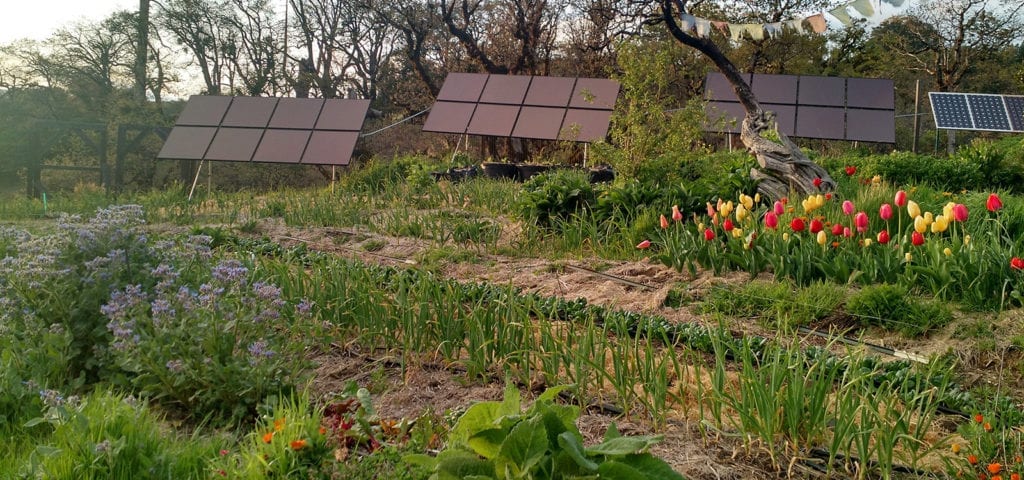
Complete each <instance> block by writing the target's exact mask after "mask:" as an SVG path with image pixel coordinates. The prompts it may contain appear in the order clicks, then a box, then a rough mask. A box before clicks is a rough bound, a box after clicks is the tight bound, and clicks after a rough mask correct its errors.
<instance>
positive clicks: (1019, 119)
mask: <svg viewBox="0 0 1024 480" xmlns="http://www.w3.org/2000/svg"><path fill="white" fill-rule="evenodd" d="M928 99H929V100H930V101H931V103H932V115H933V116H934V117H935V126H936V127H938V128H945V129H948V130H984V131H989V132H1024V96H1021V95H993V94H986V93H948V92H928Z"/></svg>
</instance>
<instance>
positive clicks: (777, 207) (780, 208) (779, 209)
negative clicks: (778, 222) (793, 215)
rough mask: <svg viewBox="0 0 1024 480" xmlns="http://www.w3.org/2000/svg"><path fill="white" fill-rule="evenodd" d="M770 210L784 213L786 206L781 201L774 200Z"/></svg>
mask: <svg viewBox="0 0 1024 480" xmlns="http://www.w3.org/2000/svg"><path fill="white" fill-rule="evenodd" d="M772 211H773V212H775V214H776V215H782V214H783V213H786V206H785V205H784V204H783V203H782V202H781V201H779V200H776V201H775V204H774V205H772Z"/></svg>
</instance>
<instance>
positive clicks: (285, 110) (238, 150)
mask: <svg viewBox="0 0 1024 480" xmlns="http://www.w3.org/2000/svg"><path fill="white" fill-rule="evenodd" d="M369 106H370V101H369V100H345V99H322V98H273V97H224V96H207V95H193V96H192V97H190V98H189V100H188V103H187V104H186V105H185V109H184V110H183V111H182V112H181V115H179V116H178V120H177V122H176V123H175V124H174V128H173V129H172V130H171V133H170V135H169V136H168V137H167V141H166V142H164V145H163V148H162V149H161V150H160V153H159V154H158V155H157V158H163V159H176V160H217V161H233V162H267V163H301V164H309V165H348V163H349V161H350V160H351V159H352V151H353V150H354V149H355V145H356V140H358V139H359V131H360V130H361V129H362V127H363V120H364V119H365V118H366V111H367V109H368V108H369Z"/></svg>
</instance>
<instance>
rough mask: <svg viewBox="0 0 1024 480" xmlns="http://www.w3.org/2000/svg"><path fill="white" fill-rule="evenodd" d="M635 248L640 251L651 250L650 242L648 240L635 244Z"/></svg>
mask: <svg viewBox="0 0 1024 480" xmlns="http://www.w3.org/2000/svg"><path fill="white" fill-rule="evenodd" d="M636 248H638V249H640V250H647V249H648V248H651V241H650V240H644V241H642V242H640V243H638V244H636Z"/></svg>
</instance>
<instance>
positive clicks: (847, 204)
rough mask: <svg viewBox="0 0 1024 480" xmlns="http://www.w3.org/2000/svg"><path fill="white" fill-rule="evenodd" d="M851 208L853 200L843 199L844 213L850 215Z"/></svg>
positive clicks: (851, 212)
mask: <svg viewBox="0 0 1024 480" xmlns="http://www.w3.org/2000/svg"><path fill="white" fill-rule="evenodd" d="M853 210H854V208H853V202H851V201H849V200H843V213H845V214H846V215H852V214H853Z"/></svg>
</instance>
